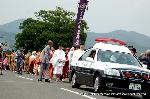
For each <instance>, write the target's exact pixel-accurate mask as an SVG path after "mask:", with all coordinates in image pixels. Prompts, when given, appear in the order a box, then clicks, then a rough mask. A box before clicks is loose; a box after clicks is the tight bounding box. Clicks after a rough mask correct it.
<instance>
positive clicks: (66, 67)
mask: <svg viewBox="0 0 150 99" xmlns="http://www.w3.org/2000/svg"><path fill="white" fill-rule="evenodd" d="M68 53H69V48H66V53H65V57H66V61H65V65H64V66H63V75H62V76H63V79H62V81H65V79H66V77H67V73H68V70H69V59H68Z"/></svg>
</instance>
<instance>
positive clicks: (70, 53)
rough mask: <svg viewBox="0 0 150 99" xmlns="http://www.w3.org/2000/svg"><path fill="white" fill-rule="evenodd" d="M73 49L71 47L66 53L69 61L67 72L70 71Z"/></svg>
mask: <svg viewBox="0 0 150 99" xmlns="http://www.w3.org/2000/svg"><path fill="white" fill-rule="evenodd" d="M74 51H75V49H74V47H72V48H71V49H70V51H69V53H68V60H69V70H70V64H71V61H72V57H73V53H74Z"/></svg>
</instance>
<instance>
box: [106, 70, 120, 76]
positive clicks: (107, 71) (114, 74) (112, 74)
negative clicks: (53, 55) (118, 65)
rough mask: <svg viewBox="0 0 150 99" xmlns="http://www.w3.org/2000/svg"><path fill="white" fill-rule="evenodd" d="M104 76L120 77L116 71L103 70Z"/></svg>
mask: <svg viewBox="0 0 150 99" xmlns="http://www.w3.org/2000/svg"><path fill="white" fill-rule="evenodd" d="M104 74H106V75H111V76H120V72H119V71H118V70H116V69H105V70H104Z"/></svg>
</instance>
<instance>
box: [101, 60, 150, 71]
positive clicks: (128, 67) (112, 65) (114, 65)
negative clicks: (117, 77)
mask: <svg viewBox="0 0 150 99" xmlns="http://www.w3.org/2000/svg"><path fill="white" fill-rule="evenodd" d="M100 64H101V66H102V67H104V68H103V69H108V68H110V69H118V70H137V71H145V72H150V70H148V69H145V68H143V67H140V66H134V65H127V64H118V63H109V62H101V63H100Z"/></svg>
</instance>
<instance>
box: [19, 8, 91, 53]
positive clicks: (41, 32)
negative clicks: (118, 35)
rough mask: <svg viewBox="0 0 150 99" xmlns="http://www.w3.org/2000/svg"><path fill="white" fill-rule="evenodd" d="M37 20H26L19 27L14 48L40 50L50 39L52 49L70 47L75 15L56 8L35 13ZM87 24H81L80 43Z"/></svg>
mask: <svg viewBox="0 0 150 99" xmlns="http://www.w3.org/2000/svg"><path fill="white" fill-rule="evenodd" d="M35 16H36V18H37V19H32V18H28V19H26V20H25V21H24V22H23V23H22V24H21V25H20V29H21V30H22V33H18V34H17V35H16V47H19V46H22V47H24V48H25V50H26V51H27V50H42V49H43V47H44V46H45V45H46V44H47V41H48V40H49V39H51V40H52V41H53V42H54V47H55V48H58V46H59V44H60V43H61V44H62V45H63V46H64V47H72V41H73V32H74V28H75V19H74V17H75V13H73V12H69V11H66V10H64V9H63V8H60V7H57V8H56V9H55V10H54V11H53V10H49V11H45V10H40V11H39V12H36V13H35ZM87 29H88V27H87V23H86V22H85V21H84V20H83V21H82V22H81V33H80V36H81V41H82V42H83V43H85V40H86V37H87V35H86V33H85V31H86V30H87Z"/></svg>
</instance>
